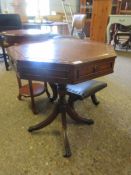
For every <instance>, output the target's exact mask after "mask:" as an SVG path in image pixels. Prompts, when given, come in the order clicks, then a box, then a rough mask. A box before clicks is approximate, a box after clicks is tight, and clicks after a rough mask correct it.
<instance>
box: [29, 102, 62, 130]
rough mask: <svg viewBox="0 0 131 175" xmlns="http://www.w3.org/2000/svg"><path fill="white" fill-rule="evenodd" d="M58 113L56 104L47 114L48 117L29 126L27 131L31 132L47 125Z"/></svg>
mask: <svg viewBox="0 0 131 175" xmlns="http://www.w3.org/2000/svg"><path fill="white" fill-rule="evenodd" d="M58 113H59V110H58V105H56V106H55V108H54V110H53V112H52V113H51V114H50V115H49V117H48V118H47V119H46V120H44V121H42V122H41V123H39V124H37V125H34V126H31V127H29V129H28V131H29V132H32V131H35V130H39V129H42V128H44V127H45V126H47V125H49V124H50V123H51V122H52V121H53V120H54V119H55V118H56V116H57V115H58Z"/></svg>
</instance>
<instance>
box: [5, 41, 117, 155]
mask: <svg viewBox="0 0 131 175" xmlns="http://www.w3.org/2000/svg"><path fill="white" fill-rule="evenodd" d="M43 48H45V49H43ZM48 48H50V49H48ZM98 48H99V49H98ZM38 53H39V54H38ZM8 54H9V55H10V57H11V58H12V59H13V60H15V61H16V65H17V70H18V72H19V75H20V77H21V78H23V79H27V80H28V79H30V80H32V79H33V80H40V81H48V82H51V83H58V94H59V99H58V103H57V104H56V106H55V108H54V110H53V112H52V113H51V114H50V115H49V117H48V118H47V119H46V120H45V121H42V122H41V123H39V124H37V125H35V126H32V127H30V128H29V132H32V131H35V130H38V129H42V128H44V127H45V126H47V125H49V124H50V123H51V122H52V121H53V120H54V119H55V118H56V117H57V115H58V114H59V113H61V117H62V118H61V119H62V127H63V136H64V146H65V154H64V156H65V157H69V156H71V150H70V145H69V141H68V137H67V122H66V113H68V114H69V116H70V117H71V118H72V119H74V120H76V121H78V120H79V121H81V122H82V123H86V124H93V120H91V119H85V118H83V117H80V116H79V114H78V113H77V112H76V111H75V109H72V107H71V106H70V105H69V103H68V102H66V99H65V95H66V85H67V84H69V83H70V84H75V83H80V82H83V81H86V80H90V79H93V78H96V77H100V76H103V75H107V74H110V73H112V72H113V68H114V61H115V58H116V54H115V52H114V50H113V49H112V47H111V46H108V45H105V44H103V43H98V42H93V41H90V40H89V41H88V40H78V39H73V38H61V39H54V40H50V41H46V42H43V43H37V44H35V43H34V44H24V45H21V46H20V45H18V46H12V47H9V48H8ZM37 67H39V69H37Z"/></svg>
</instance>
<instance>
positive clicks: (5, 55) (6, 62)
mask: <svg viewBox="0 0 131 175" xmlns="http://www.w3.org/2000/svg"><path fill="white" fill-rule="evenodd" d="M2 52H3V58H4V62H5V68H6V70H7V71H8V70H9V64H8V61H7V57H8V55H7V54H6V53H5V48H4V47H2Z"/></svg>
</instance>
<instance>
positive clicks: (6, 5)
mask: <svg viewBox="0 0 131 175" xmlns="http://www.w3.org/2000/svg"><path fill="white" fill-rule="evenodd" d="M12 1H13V0H1V10H2V13H4V12H5V11H8V12H9V13H13V12H14V11H13V7H12V5H11V3H12Z"/></svg>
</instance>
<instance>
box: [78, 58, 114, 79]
mask: <svg viewBox="0 0 131 175" xmlns="http://www.w3.org/2000/svg"><path fill="white" fill-rule="evenodd" d="M113 67H114V60H110V61H103V62H97V63H94V64H90V65H83V66H81V67H79V68H78V69H77V70H76V78H75V80H76V82H81V81H86V80H89V79H92V78H97V77H100V76H104V75H107V74H109V73H112V72H113Z"/></svg>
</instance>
